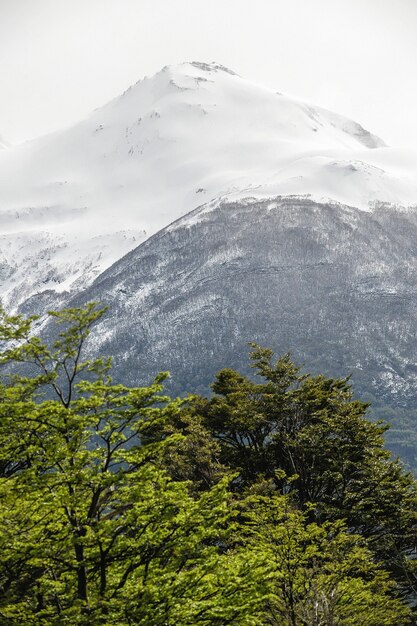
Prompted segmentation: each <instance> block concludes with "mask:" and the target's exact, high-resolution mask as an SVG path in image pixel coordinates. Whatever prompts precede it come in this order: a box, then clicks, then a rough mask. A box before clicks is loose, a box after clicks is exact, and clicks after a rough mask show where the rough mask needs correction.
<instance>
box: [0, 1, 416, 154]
mask: <svg viewBox="0 0 417 626" xmlns="http://www.w3.org/2000/svg"><path fill="white" fill-rule="evenodd" d="M192 60H196V61H197V60H198V61H213V60H215V61H218V62H219V63H222V64H223V65H226V66H228V67H230V68H231V69H233V70H235V71H236V72H237V73H239V74H241V75H242V76H245V77H246V78H249V79H251V80H253V81H255V82H259V83H261V84H264V85H266V86H269V87H272V88H273V89H275V90H277V91H283V92H286V93H289V94H292V95H295V96H299V97H301V98H304V99H306V100H309V101H310V102H312V103H315V104H319V105H321V106H324V107H326V108H329V109H331V110H334V111H336V112H338V113H342V114H344V115H347V116H348V117H351V118H353V119H355V120H356V121H358V122H360V123H361V124H363V125H364V126H365V127H366V128H368V129H369V130H371V131H373V132H375V133H376V134H379V135H380V136H382V137H383V138H384V139H385V141H386V142H387V143H389V144H390V145H405V146H410V147H416V146H417V0H0V135H3V137H4V138H5V139H7V140H8V141H10V142H12V143H17V142H20V141H24V140H26V139H30V138H32V137H35V136H38V135H41V134H43V133H46V132H50V131H52V130H55V129H58V128H60V127H62V126H67V125H69V124H72V123H74V122H76V121H78V120H79V119H81V118H83V117H84V116H85V115H87V114H88V113H89V112H90V110H92V109H94V108H96V107H98V106H101V105H102V104H104V103H105V102H106V101H108V100H109V99H111V98H112V97H114V96H117V95H119V94H120V93H122V92H123V91H124V90H125V89H126V88H127V87H128V86H129V85H131V84H132V83H135V82H136V81H137V80H139V79H140V78H142V77H143V76H145V75H151V74H153V73H155V72H157V71H158V70H160V69H161V68H162V67H163V66H164V65H169V64H173V63H178V62H182V61H192Z"/></svg>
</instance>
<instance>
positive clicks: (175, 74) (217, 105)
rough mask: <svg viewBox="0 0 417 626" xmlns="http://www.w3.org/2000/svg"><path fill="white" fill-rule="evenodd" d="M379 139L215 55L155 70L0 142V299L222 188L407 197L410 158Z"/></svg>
mask: <svg viewBox="0 0 417 626" xmlns="http://www.w3.org/2000/svg"><path fill="white" fill-rule="evenodd" d="M390 150H391V149H389V148H387V147H385V146H384V143H383V141H382V140H381V139H379V138H378V137H375V136H374V135H372V134H371V133H369V132H368V131H366V130H365V129H363V128H362V127H361V126H360V125H359V124H357V123H356V122H353V121H351V120H348V119H346V118H344V117H342V116H339V115H336V114H334V113H331V112H329V111H326V110H324V109H321V108H319V107H314V106H312V105H310V104H306V103H304V102H302V101H300V100H297V99H294V98H291V97H289V96H286V95H282V94H279V93H276V92H274V91H272V90H270V89H266V88H263V87H260V86H258V85H255V84H253V83H251V82H249V81H247V80H244V79H243V78H241V77H239V76H237V75H236V74H234V73H233V72H231V71H230V70H228V69H227V68H224V67H223V66H220V65H217V64H215V63H211V64H204V63H184V64H182V65H178V66H173V67H165V68H164V69H163V70H162V71H160V72H159V73H158V74H156V75H155V76H153V77H151V78H145V79H144V80H142V81H140V82H138V83H137V84H136V85H134V86H132V87H131V88H129V89H128V90H127V91H126V92H125V93H124V94H123V95H122V96H120V97H118V98H116V99H114V100H112V101H111V102H109V103H108V104H107V105H105V106H104V107H102V108H100V109H98V110H96V111H94V112H93V113H92V114H91V115H90V116H89V117H88V118H87V119H86V120H84V121H82V122H80V123H79V124H77V125H76V126H74V127H72V128H69V129H66V130H63V131H61V132H58V133H53V134H51V135H48V136H45V137H42V138H40V139H37V140H34V141H32V142H28V143H25V144H22V145H20V146H17V147H13V148H10V149H8V150H2V151H1V152H0V285H1V289H2V299H3V301H4V302H5V303H6V304H7V305H8V306H17V305H18V304H19V303H21V302H22V301H23V300H25V299H26V298H27V297H29V296H31V295H33V294H35V293H38V292H42V291H44V290H46V289H52V290H54V291H57V292H59V291H63V290H67V289H80V288H82V287H83V286H86V285H88V284H89V283H91V281H92V280H93V278H94V277H95V276H96V275H97V274H99V273H100V272H102V271H103V270H104V269H106V268H107V267H109V266H110V265H111V264H112V263H114V261H116V260H117V259H118V258H120V257H121V256H123V255H124V254H125V253H126V252H128V251H129V250H131V249H132V248H134V247H136V246H137V245H138V244H139V243H140V242H141V241H142V240H144V239H145V238H146V237H147V236H149V235H151V234H153V233H155V232H156V231H158V230H159V229H161V228H163V227H164V226H167V225H168V224H170V223H171V222H173V221H174V220H176V219H177V218H179V217H181V216H183V215H185V214H186V213H188V212H189V211H191V210H192V209H194V208H195V207H197V206H199V205H201V204H204V203H206V202H207V201H210V200H212V199H215V198H218V197H220V196H225V195H227V194H238V195H240V196H242V197H245V196H246V195H250V196H253V195H256V194H258V195H259V196H260V197H268V196H269V195H271V196H274V195H277V194H280V195H285V194H292V195H294V194H300V195H305V194H309V195H310V196H311V197H314V198H315V199H320V198H331V199H332V200H336V201H340V202H344V203H347V204H351V205H354V206H357V207H359V208H362V209H369V203H370V202H373V201H376V200H378V201H384V202H392V203H395V204H403V205H408V204H413V203H415V202H416V201H417V182H416V180H415V176H414V172H415V171H416V170H415V169H414V167H415V163H416V162H417V159H416V160H415V161H414V157H410V156H408V155H406V154H403V153H398V154H395V155H394V156H390V154H391V153H390Z"/></svg>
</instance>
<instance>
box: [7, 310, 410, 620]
mask: <svg viewBox="0 0 417 626" xmlns="http://www.w3.org/2000/svg"><path fill="white" fill-rule="evenodd" d="M102 313H103V310H102V309H100V308H98V307H97V306H96V305H94V304H89V305H87V306H85V307H83V308H80V309H69V310H66V311H62V312H51V313H50V319H51V321H52V322H55V326H56V329H55V330H53V331H51V330H50V328H51V327H50V325H48V326H47V327H46V329H45V327H44V322H43V321H42V320H37V319H36V318H29V319H24V318H23V317H21V316H8V315H6V314H5V313H4V312H1V319H0V340H1V341H2V343H3V350H2V352H1V353H0V364H1V367H2V377H1V379H0V550H1V553H2V559H1V562H0V591H1V595H0V623H5V624H10V625H11V626H20V625H22V626H25V625H27V626H29V625H32V624H35V625H36V624H39V625H44V626H47V625H50V624H52V625H53V624H56V625H61V624H68V625H73V624H91V625H93V626H94V625H96V624H97V625H99V624H103V625H104V624H106V625H110V624H114V625H117V626H124V625H126V626H127V625H131V624H132V625H133V624H135V625H143V626H145V625H146V626H174V625H175V626H176V625H180V626H194V625H195V626H198V625H206V626H209V625H213V626H215V625H216V624H217V625H219V626H223V625H228V624H231V625H233V624H235V625H239V626H263V625H268V624H269V625H274V624H280V625H282V626H286V625H287V624H288V625H289V626H307V625H308V626H336V625H341V626H353V625H354V624H358V623H363V624H364V625H365V626H376V625H377V624H379V625H380V626H388V625H391V624H392V625H394V624H396V625H398V626H400V625H402V624H406V623H408V622H407V619H408V618H407V616H408V609H407V608H406V607H405V606H404V605H403V604H402V603H401V602H400V601H399V600H398V599H397V598H396V594H397V591H398V586H397V585H396V583H395V581H393V580H390V578H389V576H388V574H387V573H386V572H385V571H384V570H383V569H382V568H381V567H380V566H379V565H376V564H375V562H374V557H373V554H377V555H378V558H379V560H381V561H382V562H384V563H387V564H388V565H390V566H391V570H394V568H393V563H394V558H393V556H392V555H393V550H394V549H395V550H397V561H398V563H399V565H398V571H401V572H402V571H403V569H401V568H404V564H405V565H406V566H407V567H408V569H407V573H408V575H409V576H411V577H412V573H411V574H410V572H411V568H410V567H409V560H408V554H407V550H411V546H412V538H413V537H414V535H413V532H414V526H413V518H412V515H411V512H410V511H411V504H412V503H414V500H413V497H414V491H413V489H414V483H412V482H410V481H411V479H410V478H409V477H408V476H407V475H405V474H403V473H401V469H400V467H399V465H398V464H395V463H394V462H393V461H391V460H390V459H389V457H388V456H387V453H385V452H384V451H383V449H382V444H381V437H382V432H383V428H382V427H381V426H380V425H373V424H370V423H368V422H367V421H366V420H365V419H364V416H363V413H364V406H363V405H361V403H358V402H354V401H353V400H352V399H351V395H350V390H349V387H348V385H347V383H346V381H332V380H328V379H325V378H323V377H316V378H313V377H308V376H301V375H300V374H299V371H298V369H297V368H296V367H295V366H294V365H293V364H292V363H291V360H290V359H289V357H288V356H286V357H284V358H283V359H280V360H279V361H278V362H277V363H276V364H275V365H274V366H272V365H271V356H272V355H271V354H270V352H269V351H262V350H260V349H259V350H257V351H256V352H255V354H254V363H255V365H256V367H257V370H258V373H260V374H261V375H262V376H263V377H264V381H265V382H263V383H260V384H259V383H253V382H252V381H250V380H248V379H246V378H244V377H242V376H241V375H240V374H238V373H237V372H233V371H231V370H224V371H223V372H221V373H220V374H219V376H218V378H217V381H216V383H215V386H214V390H215V392H216V395H215V396H214V397H213V398H212V399H210V400H209V399H206V398H198V397H193V398H191V399H189V400H188V402H186V403H185V402H184V401H182V400H171V399H170V398H168V397H166V396H165V395H163V382H164V379H165V378H166V374H163V373H162V374H159V375H158V376H157V378H156V379H155V380H154V381H153V383H152V384H151V385H150V386H148V387H135V388H130V387H126V386H124V385H122V384H114V382H113V381H112V378H111V375H110V368H111V361H110V360H109V359H104V358H100V357H98V358H93V359H90V360H85V359H84V358H83V349H84V346H85V344H86V342H87V341H88V340H89V335H90V331H91V328H92V326H93V325H94V322H95V321H96V320H97V319H99V317H100V316H101V315H102ZM37 325H40V326H38V328H39V329H40V330H42V332H43V336H44V337H45V336H46V337H48V340H47V341H45V340H42V339H40V338H39V337H37V336H36V334H35V330H36V326H37ZM91 345H92V344H91ZM369 456H370V458H368V457H369ZM365 481H368V484H367V490H366V489H365V485H364V482H365ZM372 481H373V482H372ZM342 485H343V489H342ZM231 486H232V489H231V488H230V487H231ZM394 491H395V493H394ZM280 493H281V494H282V493H287V494H289V495H285V496H283V495H279V494H280ZM384 498H385V500H384ZM391 498H393V501H391ZM395 498H397V499H395ZM407 498H409V500H407ZM310 503H313V504H310ZM394 506H399V507H400V509H401V510H400V511H398V513H399V514H398V515H397V519H398V520H399V521H396V522H393V521H392V520H391V521H390V522H389V521H388V520H387V519H386V516H387V515H388V512H392V510H393V507H394ZM341 517H346V518H347V520H348V522H347V523H348V526H346V525H345V523H344V522H342V521H340V519H339V518H341ZM394 527H395V529H397V530H398V532H399V533H400V534H399V535H398V536H396V537H394ZM353 529H355V530H356V531H359V532H361V533H362V534H363V537H359V536H358V535H357V534H354V533H352V532H351V531H352V530H353ZM348 531H349V532H348ZM382 533H384V540H383V541H382ZM366 540H368V542H369V545H370V546H371V548H372V551H373V553H371V552H370V551H369V549H368V548H367V547H366ZM401 542H403V543H401ZM385 553H387V554H386V555H385ZM383 557H384V558H383ZM395 573H396V574H397V573H398V572H395ZM397 578H398V579H399V580H400V579H401V580H402V578H401V576H397Z"/></svg>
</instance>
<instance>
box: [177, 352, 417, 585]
mask: <svg viewBox="0 0 417 626" xmlns="http://www.w3.org/2000/svg"><path fill="white" fill-rule="evenodd" d="M253 348H254V349H253V352H252V355H251V357H252V365H253V367H254V369H255V371H256V374H257V375H258V377H260V378H261V379H262V381H261V382H258V381H253V380H251V379H249V378H247V377H245V376H242V375H241V374H239V373H238V372H236V371H234V370H229V369H225V370H222V371H221V372H220V373H219V374H218V375H217V377H216V380H215V382H214V384H213V391H214V392H215V394H214V396H213V397H212V398H210V399H208V398H204V397H196V398H193V399H191V400H190V403H189V406H188V407H185V408H184V409H183V410H184V411H188V412H189V413H190V414H191V415H194V416H199V419H202V420H203V423H204V425H205V426H206V428H207V429H208V430H209V431H210V432H211V433H212V435H213V436H214V437H215V438H216V440H217V441H218V442H219V445H220V447H221V455H220V460H221V462H222V463H223V464H224V465H226V466H228V467H230V468H231V469H232V470H233V471H238V472H239V475H238V478H237V479H236V480H235V489H236V490H238V491H240V492H242V493H244V492H245V490H246V489H248V488H249V487H250V486H251V485H253V484H256V483H257V482H259V481H261V480H267V481H269V483H270V484H272V486H273V488H274V489H275V490H276V491H277V492H278V493H282V494H291V496H292V499H293V502H294V503H296V504H297V505H298V506H300V507H301V508H302V509H303V510H306V511H309V516H310V519H311V521H316V522H324V521H326V520H330V521H335V520H338V519H345V520H346V522H347V525H348V527H349V528H350V529H352V530H353V531H355V532H357V533H360V534H361V535H362V536H364V537H366V538H367V539H368V542H369V545H370V547H371V548H372V550H373V552H374V554H375V555H376V557H377V558H378V560H379V561H381V562H382V563H383V564H384V566H385V567H387V568H388V569H389V570H390V571H391V572H393V573H394V575H395V577H396V579H397V580H398V581H399V582H401V584H402V586H403V589H404V593H406V594H407V595H408V596H413V597H416V594H417V578H416V571H415V565H414V563H415V559H414V555H415V553H416V549H417V543H416V542H417V535H416V523H417V489H416V482H415V480H414V479H413V477H412V476H411V475H410V474H409V473H407V472H405V471H404V470H403V467H402V465H401V463H400V462H399V461H397V460H394V459H393V458H392V457H391V455H390V453H389V452H388V451H387V450H386V449H385V447H384V438H383V435H384V432H385V430H386V428H387V427H386V426H384V425H383V424H381V423H380V422H377V423H373V422H371V421H369V420H368V419H367V418H366V410H367V405H366V404H364V403H362V402H360V401H358V400H355V399H354V398H353V396H352V390H351V388H350V385H349V382H348V381H347V380H341V379H330V378H326V377H324V376H311V375H303V374H300V371H299V369H298V368H297V367H296V366H295V365H294V364H293V363H292V361H291V359H290V357H289V355H285V356H284V357H282V358H280V359H278V360H277V361H276V362H273V353H272V351H271V350H268V349H262V348H259V347H258V346H253ZM196 419H197V417H196ZM311 505H312V506H311Z"/></svg>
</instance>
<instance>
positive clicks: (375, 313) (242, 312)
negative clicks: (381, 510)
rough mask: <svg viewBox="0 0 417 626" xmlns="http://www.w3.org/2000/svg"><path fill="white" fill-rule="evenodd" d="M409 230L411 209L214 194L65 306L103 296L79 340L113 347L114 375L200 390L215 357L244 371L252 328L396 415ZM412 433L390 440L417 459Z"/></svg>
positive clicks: (402, 387)
mask: <svg viewBox="0 0 417 626" xmlns="http://www.w3.org/2000/svg"><path fill="white" fill-rule="evenodd" d="M416 241H417V212H416V211H402V210H396V209H395V208H393V207H391V206H385V205H380V206H379V207H377V208H375V210H374V211H372V212H364V211H361V210H359V209H357V208H355V207H350V206H347V205H341V204H335V203H318V202H316V201H314V200H311V199H309V198H300V197H279V196H278V197H275V198H273V199H272V198H270V199H267V200H259V199H247V200H245V201H243V200H239V201H228V200H222V201H219V202H213V203H211V204H209V205H207V206H204V207H201V208H200V209H198V210H196V211H194V212H193V213H192V214H191V215H188V216H186V217H184V218H182V219H180V220H179V221H178V222H176V223H175V224H173V225H171V226H169V227H167V228H166V229H163V230H162V231H160V232H159V233H158V234H156V235H155V236H153V237H152V238H150V239H149V240H148V241H146V242H145V243H143V244H142V245H140V246H139V247H138V248H137V249H136V250H134V251H132V252H131V253H129V254H128V255H126V256H125V257H124V258H123V259H121V260H120V261H119V262H118V263H116V264H114V265H113V266H112V267H111V268H110V269H109V270H107V271H106V272H105V273H104V274H103V275H102V276H100V277H99V278H98V279H97V280H96V281H95V282H94V283H93V285H92V286H91V287H90V288H89V289H87V290H86V291H85V292H84V293H82V294H80V295H79V296H77V298H76V299H74V300H73V301H71V305H80V304H82V303H83V302H87V301H92V300H96V301H97V300H98V301H100V302H102V303H105V304H108V305H109V311H108V313H107V314H106V316H105V317H104V319H103V320H102V321H100V322H99V323H98V325H97V327H96V328H95V330H94V333H93V335H92V337H91V340H90V343H89V348H88V349H89V350H90V351H91V352H92V353H96V352H97V351H99V352H100V353H104V354H112V355H114V363H115V376H116V378H117V379H119V380H127V381H128V382H129V383H132V384H137V383H138V382H143V383H145V382H149V380H150V379H151V377H152V375H153V374H155V373H156V372H157V371H159V370H161V369H163V370H169V371H171V372H172V376H173V377H172V381H171V387H170V390H171V392H173V393H183V392H184V391H191V392H196V391H202V392H204V393H206V392H207V391H208V384H209V383H210V382H211V381H212V380H213V376H214V374H215V372H216V371H218V369H220V368H221V367H225V366H226V367H235V368H238V369H240V370H242V368H243V367H244V364H245V363H246V362H247V352H248V345H247V344H248V342H249V341H256V342H258V343H259V344H261V345H264V346H271V347H272V348H274V350H275V351H276V352H277V353H278V354H282V353H285V352H287V351H290V352H291V353H292V355H293V357H294V358H295V360H296V361H297V362H299V363H303V364H304V366H305V368H306V369H307V371H309V370H313V371H315V372H324V373H327V374H329V375H331V376H336V375H340V376H348V375H352V379H353V382H354V385H355V390H356V391H357V392H359V393H362V394H364V393H366V394H368V395H367V397H370V395H369V394H372V395H373V403H374V404H375V406H376V407H381V406H395V407H396V409H395V411H394V412H392V411H391V413H390V412H388V413H387V412H386V411H385V413H384V416H385V417H389V419H391V418H392V417H393V416H394V419H395V416H396V415H397V416H398V414H399V410H400V412H401V411H402V410H408V411H409V410H410V408H411V407H413V406H415V401H416V399H417V343H416V328H417V272H416V267H417V246H416ZM401 428H404V422H403V423H402V424H401ZM416 439H417V435H416V427H415V425H411V426H410V431H409V432H408V434H407V435H406V440H407V441H408V444H407V445H408V446H410V450H408V448H407V450H406V449H405V447H404V446H405V444H404V435H403V434H401V433H395V431H393V433H392V436H391V440H390V441H391V445H392V446H393V448H394V450H395V451H397V452H401V454H403V456H404V458H405V457H406V456H407V455H408V457H407V458H408V460H409V461H410V463H411V464H414V465H415V461H416V459H415V442H416ZM398 441H400V442H401V445H400V444H399V443H398Z"/></svg>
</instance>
